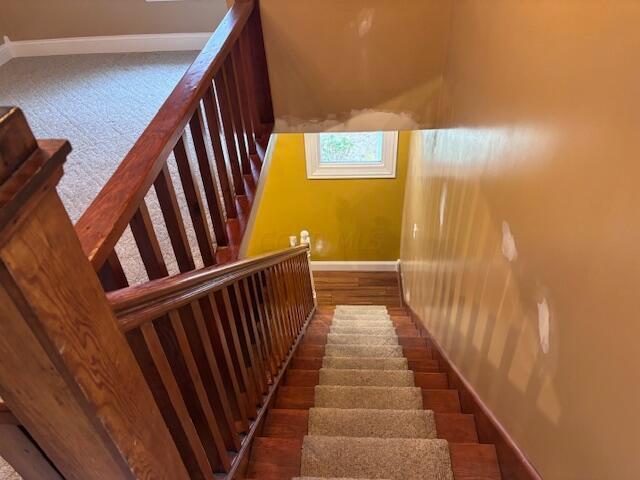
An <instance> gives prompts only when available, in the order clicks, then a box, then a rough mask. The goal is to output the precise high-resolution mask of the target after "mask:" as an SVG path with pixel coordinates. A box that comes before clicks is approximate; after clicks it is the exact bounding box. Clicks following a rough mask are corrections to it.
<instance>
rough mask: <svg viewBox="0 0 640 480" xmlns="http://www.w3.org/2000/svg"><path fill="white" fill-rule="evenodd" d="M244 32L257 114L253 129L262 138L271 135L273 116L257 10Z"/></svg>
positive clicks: (258, 11)
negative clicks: (247, 46) (245, 33)
mask: <svg viewBox="0 0 640 480" xmlns="http://www.w3.org/2000/svg"><path fill="white" fill-rule="evenodd" d="M245 30H246V32H247V37H248V40H247V41H246V42H245V43H246V44H248V45H249V46H250V48H249V49H248V53H249V59H248V62H247V63H248V65H250V66H251V71H252V74H251V75H250V78H251V79H252V83H253V88H252V90H253V92H255V99H254V104H255V106H256V111H257V113H258V118H257V122H254V128H255V130H256V134H258V135H261V136H264V135H268V134H269V133H271V129H272V128H273V123H274V116H273V103H272V101H271V86H270V84H269V71H268V69H267V56H266V54H265V50H264V37H263V35H262V22H261V21H260V9H259V8H254V9H253V12H252V13H251V17H250V18H249V21H248V22H247V26H246V28H245Z"/></svg>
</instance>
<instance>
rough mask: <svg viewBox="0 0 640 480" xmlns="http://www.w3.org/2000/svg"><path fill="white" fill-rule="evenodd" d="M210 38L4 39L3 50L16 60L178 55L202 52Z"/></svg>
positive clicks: (177, 35) (191, 35)
mask: <svg viewBox="0 0 640 480" xmlns="http://www.w3.org/2000/svg"><path fill="white" fill-rule="evenodd" d="M209 37H211V33H210V32H196V33H159V34H156V33H152V34H141V35H112V36H103V37H73V38H49V39H45V40H19V41H15V42H13V41H11V40H9V39H8V38H7V37H5V43H4V44H3V45H2V46H1V47H0V49H1V50H0V64H2V63H4V62H3V61H2V58H4V57H3V53H2V52H3V51H4V52H5V53H4V55H5V56H6V55H7V54H6V52H9V58H8V59H6V60H5V62H6V61H8V60H9V59H11V58H14V57H41V56H47V55H73V54H87V53H131V52H177V51H186V50H201V49H202V47H204V45H205V43H207V40H208V39H209Z"/></svg>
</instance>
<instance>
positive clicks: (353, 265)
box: [311, 261, 398, 272]
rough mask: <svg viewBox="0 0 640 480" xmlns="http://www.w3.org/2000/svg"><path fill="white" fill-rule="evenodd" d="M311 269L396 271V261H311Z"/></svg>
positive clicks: (319, 270) (318, 270) (317, 270)
mask: <svg viewBox="0 0 640 480" xmlns="http://www.w3.org/2000/svg"><path fill="white" fill-rule="evenodd" d="M311 270H314V271H316V272H321V271H334V272H348V271H353V272H397V271H398V262H397V261H379V262H376V261H372V262H369V261H362V262H316V261H312V262H311Z"/></svg>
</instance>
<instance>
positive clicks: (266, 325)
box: [249, 274, 280, 376]
mask: <svg viewBox="0 0 640 480" xmlns="http://www.w3.org/2000/svg"><path fill="white" fill-rule="evenodd" d="M257 275H260V274H257ZM259 281H260V280H259V279H258V278H257V276H251V277H250V278H249V287H250V289H251V292H252V293H253V297H254V298H255V301H256V310H257V311H258V319H259V322H260V331H261V332H262V334H263V337H264V339H265V340H264V343H265V346H266V349H267V350H268V356H269V363H270V365H271V374H272V375H273V376H275V375H276V374H277V373H278V367H279V366H280V362H279V361H278V358H279V357H278V356H279V353H278V349H279V346H278V344H277V342H276V334H275V332H274V331H272V326H271V321H270V318H269V313H268V311H267V308H266V305H265V300H264V297H263V296H262V292H261V289H260V287H259V285H258V282H259Z"/></svg>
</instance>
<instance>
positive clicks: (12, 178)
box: [0, 107, 71, 233]
mask: <svg viewBox="0 0 640 480" xmlns="http://www.w3.org/2000/svg"><path fill="white" fill-rule="evenodd" d="M70 151H71V145H70V144H69V142H67V141H66V140H36V139H35V137H34V136H33V132H32V131H31V128H29V124H28V123H27V119H26V118H25V116H24V114H23V113H22V110H20V109H19V108H17V107H0V231H2V230H4V229H5V228H6V227H7V226H8V224H12V225H14V224H16V223H17V222H18V221H19V217H21V216H24V215H25V214H27V212H28V210H29V209H30V208H32V207H33V205H35V204H37V199H38V198H39V197H41V196H42V195H43V194H44V193H45V192H47V191H48V190H50V189H52V188H54V187H55V186H56V184H57V183H58V180H59V179H60V177H61V176H62V164H63V163H64V162H65V160H66V158H67V155H68V154H69V152H70ZM3 233H6V232H3Z"/></svg>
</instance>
